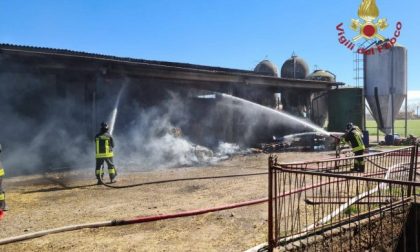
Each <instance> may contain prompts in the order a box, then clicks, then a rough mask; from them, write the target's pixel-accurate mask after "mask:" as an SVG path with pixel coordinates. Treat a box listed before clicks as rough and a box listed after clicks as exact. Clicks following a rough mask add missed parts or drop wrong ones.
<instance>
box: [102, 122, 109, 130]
mask: <svg viewBox="0 0 420 252" xmlns="http://www.w3.org/2000/svg"><path fill="white" fill-rule="evenodd" d="M101 130H104V131H108V130H109V126H108V124H107V123H106V122H102V123H101Z"/></svg>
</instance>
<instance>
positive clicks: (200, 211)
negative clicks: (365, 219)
mask: <svg viewBox="0 0 420 252" xmlns="http://www.w3.org/2000/svg"><path fill="white" fill-rule="evenodd" d="M329 183H332V182H323V183H319V184H316V185H311V186H307V187H303V188H298V189H296V190H292V191H288V192H284V193H282V194H279V195H277V198H281V197H285V196H288V195H291V194H294V193H299V192H302V191H305V190H307V189H310V188H315V187H319V186H322V185H325V184H329ZM267 201H268V198H262V199H256V200H250V201H245V202H241V203H234V204H230V205H225V206H219V207H214V208H206V209H198V210H191V211H185V212H180V213H174V214H166V215H154V216H139V217H135V218H133V219H127V220H124V219H123V220H112V221H102V222H94V223H87V224H78V225H70V226H64V227H59V228H53V229H48V230H42V231H38V232H34V233H30V234H24V235H19V236H14V237H9V238H4V239H0V245H4V244H8V243H14V242H19V241H24V240H29V239H34V238H38V237H42V236H45V235H48V234H56V233H62V232H68V231H75V230H79V229H84V228H99V227H108V226H121V225H129V224H138V223H145V222H151V221H158V220H165V219H174V218H179V217H188V216H193V215H199V214H205V213H210V212H217V211H222V210H228V209H233V208H238V207H244V206H251V205H257V204H261V203H264V202H267Z"/></svg>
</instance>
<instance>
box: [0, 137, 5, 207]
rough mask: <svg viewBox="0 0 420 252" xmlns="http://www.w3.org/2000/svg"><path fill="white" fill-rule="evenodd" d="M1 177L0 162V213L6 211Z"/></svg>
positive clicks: (2, 174)
mask: <svg viewBox="0 0 420 252" xmlns="http://www.w3.org/2000/svg"><path fill="white" fill-rule="evenodd" d="M0 152H1V145H0ZM3 177H4V168H3V165H2V164H1V162H0V212H2V211H6V196H5V194H4V191H3V188H2V186H1V183H2V180H3Z"/></svg>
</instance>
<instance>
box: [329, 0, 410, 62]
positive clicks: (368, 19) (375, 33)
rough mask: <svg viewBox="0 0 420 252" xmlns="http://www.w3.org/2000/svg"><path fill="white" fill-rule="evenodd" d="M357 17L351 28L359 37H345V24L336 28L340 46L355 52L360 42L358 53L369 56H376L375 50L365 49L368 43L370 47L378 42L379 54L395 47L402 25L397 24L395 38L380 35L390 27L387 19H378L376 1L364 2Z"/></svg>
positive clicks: (353, 20) (367, 0) (352, 21)
mask: <svg viewBox="0 0 420 252" xmlns="http://www.w3.org/2000/svg"><path fill="white" fill-rule="evenodd" d="M357 15H358V16H359V18H358V19H352V20H351V24H350V28H351V29H352V30H353V31H355V32H357V33H358V35H356V36H354V37H353V38H352V39H348V38H346V37H345V31H344V28H343V23H340V24H338V25H337V26H336V29H337V31H338V42H339V43H340V44H342V45H344V46H345V47H347V48H348V49H349V50H351V51H353V50H355V47H356V45H355V43H356V42H358V43H359V47H358V48H357V52H358V53H361V54H367V55H370V54H375V49H374V48H365V47H363V45H364V44H366V42H370V43H367V44H368V45H372V44H374V43H375V42H376V44H377V46H376V49H377V52H378V53H380V52H382V51H383V50H384V49H389V48H391V47H392V46H394V45H395V43H396V42H397V39H398V37H399V36H400V34H401V28H402V23H401V22H397V24H396V25H395V32H394V36H393V37H392V38H391V39H387V38H385V37H384V36H383V35H382V34H380V31H384V30H385V29H386V28H387V27H388V21H387V19H386V18H378V17H379V8H378V6H377V5H376V0H362V3H361V4H360V6H359V10H358V11H357ZM361 39H364V40H365V41H360V40H361Z"/></svg>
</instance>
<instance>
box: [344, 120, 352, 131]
mask: <svg viewBox="0 0 420 252" xmlns="http://www.w3.org/2000/svg"><path fill="white" fill-rule="evenodd" d="M353 127H354V125H353V123H351V122H349V123H347V125H346V131H350V130H351V129H352V128H353Z"/></svg>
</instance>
